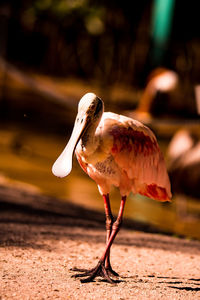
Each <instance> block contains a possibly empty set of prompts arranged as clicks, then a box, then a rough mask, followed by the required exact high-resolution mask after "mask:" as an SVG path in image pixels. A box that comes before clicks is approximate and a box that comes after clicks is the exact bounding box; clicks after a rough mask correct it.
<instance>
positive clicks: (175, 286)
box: [0, 190, 200, 300]
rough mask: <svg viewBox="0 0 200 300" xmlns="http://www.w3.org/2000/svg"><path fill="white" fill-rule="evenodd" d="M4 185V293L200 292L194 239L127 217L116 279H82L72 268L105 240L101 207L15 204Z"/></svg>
mask: <svg viewBox="0 0 200 300" xmlns="http://www.w3.org/2000/svg"><path fill="white" fill-rule="evenodd" d="M4 192H5V191H4V190H0V200H1V201H0V299H1V300H5V299H20V300H23V299H27V300H28V299H34V300H36V299H65V300H66V299H121V300H122V299H200V242H199V241H193V240H186V239H180V238H176V237H172V236H168V235H162V234H158V233H153V232H143V231H139V230H138V228H137V230H135V229H134V228H130V226H129V228H128V227H127V225H126V223H125V224H124V228H123V229H122V230H121V231H120V233H119V235H118V237H117V239H116V241H115V243H114V245H113V248H112V252H111V262H112V265H113V268H114V270H116V271H117V272H118V273H119V274H120V276H121V277H120V278H119V282H118V283H116V284H109V283H106V282H104V281H103V280H102V279H101V278H100V277H99V278H97V279H96V280H95V281H94V282H90V283H81V282H80V281H79V279H75V278H73V277H72V275H73V274H74V271H72V269H73V268H74V267H77V268H87V267H94V266H95V265H96V263H97V262H98V257H100V256H101V254H102V251H103V249H104V245H105V229H104V224H103V223H104V218H103V215H101V214H98V213H97V214H95V213H94V214H93V217H91V214H90V217H89V215H87V214H88V212H85V210H84V209H81V208H79V207H73V209H72V207H71V208H70V207H67V208H66V211H65V212H64V213H63V214H61V213H58V212H56V213H53V212H50V211H49V212H48V211H45V210H44V209H39V208H38V207H33V206H34V205H32V206H26V205H23V204H22V203H21V204H20V205H19V204H14V205H13V204H12V203H11V200H12V201H13V200H14V198H13V193H11V194H12V195H11V194H10V196H9V197H7V198H9V200H8V201H7V200H6V201H4V200H5V199H3V198H4V196H3V195H4V194H5V193H4ZM15 192H16V191H15ZM14 194H16V193H14ZM22 194H23V193H22ZM22 194H21V196H22ZM23 197H24V198H27V194H26V195H25V194H23ZM31 197H32V198H34V199H35V201H34V203H37V201H38V199H37V197H35V196H34V197H33V195H32V196H31ZM21 199H22V198H21ZM45 199H46V198H45ZM26 200H27V199H26ZM46 200H47V199H46ZM58 206H59V205H58ZM84 212H85V215H84Z"/></svg>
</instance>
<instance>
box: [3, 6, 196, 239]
mask: <svg viewBox="0 0 200 300" xmlns="http://www.w3.org/2000/svg"><path fill="white" fill-rule="evenodd" d="M198 19H199V10H198V1H195V0H190V1H189V2H188V1H181V0H164V1H163V0H151V1H145V0H141V1H139V2H137V4H136V3H133V2H131V1H122V0H118V1H114V0H111V1H95V0H43V1H41V0H35V1H33V0H26V1H25V0H19V1H14V0H10V1H9V0H7V1H1V3H0V137H1V138H0V195H2V190H3V189H4V188H5V187H7V188H9V189H21V190H25V191H30V192H33V193H42V194H45V195H49V196H54V197H57V198H59V199H62V201H68V202H72V203H73V204H77V205H81V206H84V207H86V208H92V209H95V210H98V211H103V201H102V199H101V196H100V195H99V193H98V190H97V186H96V184H95V183H94V182H93V181H92V180H91V179H89V177H88V176H87V175H86V174H84V173H83V171H82V170H81V169H80V167H79V166H78V164H77V162H76V160H75V159H74V168H73V171H72V173H71V174H70V176H69V177H67V178H65V179H59V178H56V177H54V176H53V175H52V173H51V167H52V164H53V162H54V161H55V159H56V158H57V156H58V155H59V154H60V152H61V151H62V149H63V147H64V146H65V144H66V143H67V141H68V138H69V136H70V133H71V130H72V127H73V122H74V118H75V116H76V113H77V103H78V101H79V99H80V98H81V97H82V96H83V95H84V94H85V93H87V92H94V93H96V94H97V95H98V96H99V97H100V98H102V99H103V100H104V102H105V109H106V111H113V112H117V113H121V114H124V115H127V116H131V117H133V118H136V119H139V120H141V121H142V122H144V123H145V124H147V125H148V126H149V127H150V128H151V129H152V130H153V131H154V132H155V134H156V136H157V138H158V142H159V145H160V147H161V149H162V151H163V153H164V155H165V158H166V163H167V167H168V171H169V174H170V178H171V183H172V191H173V201H172V203H170V204H166V203H158V202H156V201H153V200H151V199H148V198H145V197H142V196H139V195H135V196H133V195H130V197H129V201H127V209H126V213H125V216H126V217H127V218H130V219H133V220H136V221H138V222H141V223H145V224H153V225H155V226H157V228H159V229H161V230H163V231H166V232H171V233H173V234H175V235H184V236H186V237H188V238H198V239H200V190H199V183H200V120H199V114H200V75H199V70H200V28H199V21H198ZM111 197H112V205H113V208H114V212H115V213H117V210H118V207H119V203H120V196H119V193H118V191H117V190H116V189H113V191H112V193H111ZM16 201H18V200H17V199H16Z"/></svg>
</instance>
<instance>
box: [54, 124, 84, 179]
mask: <svg viewBox="0 0 200 300" xmlns="http://www.w3.org/2000/svg"><path fill="white" fill-rule="evenodd" d="M77 120H78V118H77ZM86 127H87V123H86V118H85V119H83V122H82V124H80V123H79V122H77V121H76V122H75V125H74V128H73V131H72V134H71V137H70V140H69V142H68V144H67V145H66V147H65V149H64V150H63V152H62V153H61V154H60V156H59V157H58V158H57V160H56V161H55V163H54V165H53V167H52V172H53V174H54V175H55V176H58V177H65V176H67V175H68V174H69V173H70V172H71V170H72V157H73V153H74V150H75V148H76V145H77V144H78V142H79V140H80V138H81V136H82V134H83V132H84V130H85V128H86Z"/></svg>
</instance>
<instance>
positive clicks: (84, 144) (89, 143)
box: [77, 120, 100, 156]
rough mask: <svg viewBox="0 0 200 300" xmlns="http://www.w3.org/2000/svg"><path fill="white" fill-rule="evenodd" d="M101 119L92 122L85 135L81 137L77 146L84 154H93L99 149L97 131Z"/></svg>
mask: <svg viewBox="0 0 200 300" xmlns="http://www.w3.org/2000/svg"><path fill="white" fill-rule="evenodd" d="M99 121H100V120H99ZM99 121H96V122H95V123H93V124H91V125H90V126H89V127H88V128H87V130H86V131H85V133H84V135H83V136H82V137H81V139H80V142H79V144H78V146H77V151H78V152H79V153H80V152H81V154H82V155H83V154H85V155H86V156H88V155H91V154H92V153H94V151H95V150H96V149H97V147H98V145H99V138H98V136H97V135H96V134H95V133H96V129H97V127H98V125H99Z"/></svg>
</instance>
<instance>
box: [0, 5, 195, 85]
mask: <svg viewBox="0 0 200 300" xmlns="http://www.w3.org/2000/svg"><path fill="white" fill-rule="evenodd" d="M152 4H153V0H152V1H145V0H141V1H137V2H132V1H123V0H116V1H114V0H110V1H105V0H102V1H98V0H19V1H14V0H7V1H4V3H3V2H2V3H1V4H0V21H2V20H3V19H4V17H5V15H6V18H7V27H6V26H4V29H5V30H4V32H3V35H2V36H4V40H6V58H7V59H8V60H10V61H12V62H15V64H16V63H18V64H19V63H20V65H23V64H24V65H25V66H26V67H31V68H34V69H37V70H40V71H42V72H46V73H50V74H53V75H59V76H63V75H64V76H76V77H77V76H78V77H84V78H86V79H95V80H99V81H100V82H101V83H102V85H105V84H113V83H117V82H119V81H120V82H121V83H126V84H133V85H138V84H140V83H141V82H143V83H144V79H145V78H146V76H147V74H148V73H149V71H150V70H151V68H152V67H158V66H152V64H151V59H152V55H151V54H152V52H151V50H152V47H153V45H152V43H151V42H152V39H151V38H152V37H151V24H152V19H151V18H152ZM6 9H7V13H6V14H5V11H6ZM173 16H174V17H173V22H172V26H171V28H172V31H171V35H170V38H169V42H168V44H167V45H166V49H163V51H164V56H163V62H162V66H164V67H167V68H172V69H174V70H175V71H177V72H178V73H179V74H180V75H183V76H184V77H187V76H188V78H190V80H192V81H194V82H197V81H198V70H197V67H198V66H199V62H200V54H199V53H200V51H199V49H200V33H199V29H198V28H199V26H198V18H197V3H196V2H195V1H194V0H191V1H190V3H188V2H185V1H180V0H177V1H176V5H175V9H174V12H173ZM1 23H2V22H1ZM4 25H5V24H4ZM1 40H2V38H1ZM4 44H5V42H4ZM4 52H5V51H4Z"/></svg>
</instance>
